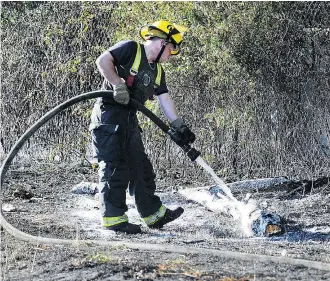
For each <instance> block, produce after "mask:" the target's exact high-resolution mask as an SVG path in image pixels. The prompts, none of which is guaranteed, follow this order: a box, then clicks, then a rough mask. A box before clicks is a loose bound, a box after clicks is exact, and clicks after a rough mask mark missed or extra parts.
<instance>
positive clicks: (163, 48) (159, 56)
mask: <svg viewBox="0 0 330 281" xmlns="http://www.w3.org/2000/svg"><path fill="white" fill-rule="evenodd" d="M165 47H166V45H165V44H163V46H162V48H161V49H160V51H159V54H158V56H157V58H156V59H155V61H154V62H155V63H158V62H159V60H160V58H161V56H162V54H163V53H164V50H165Z"/></svg>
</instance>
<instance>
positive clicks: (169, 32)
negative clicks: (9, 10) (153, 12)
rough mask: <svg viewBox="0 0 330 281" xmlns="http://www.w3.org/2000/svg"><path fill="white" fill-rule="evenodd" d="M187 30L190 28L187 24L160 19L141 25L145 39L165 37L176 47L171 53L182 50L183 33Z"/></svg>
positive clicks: (141, 31) (174, 53)
mask: <svg viewBox="0 0 330 281" xmlns="http://www.w3.org/2000/svg"><path fill="white" fill-rule="evenodd" d="M187 30H188V28H187V27H185V26H182V25H178V24H175V23H174V24H172V23H170V22H169V21H165V20H160V21H156V22H154V23H153V24H150V25H145V26H143V27H141V29H140V36H141V37H142V39H143V40H149V39H151V38H154V37H157V38H162V39H165V40H166V41H167V42H169V43H172V44H173V45H174V47H175V50H173V51H171V54H172V55H177V54H178V53H179V52H180V45H181V43H182V41H183V38H182V35H183V33H184V32H185V31H187Z"/></svg>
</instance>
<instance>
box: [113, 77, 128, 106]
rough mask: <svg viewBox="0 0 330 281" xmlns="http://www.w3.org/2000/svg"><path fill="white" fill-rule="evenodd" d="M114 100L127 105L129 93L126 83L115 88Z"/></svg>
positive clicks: (121, 83)
mask: <svg viewBox="0 0 330 281" xmlns="http://www.w3.org/2000/svg"><path fill="white" fill-rule="evenodd" d="M113 90H114V93H113V99H114V100H115V101H116V102H118V103H120V104H124V105H127V104H128V102H129V91H128V89H127V86H126V83H125V82H120V83H118V84H116V85H114V86H113Z"/></svg>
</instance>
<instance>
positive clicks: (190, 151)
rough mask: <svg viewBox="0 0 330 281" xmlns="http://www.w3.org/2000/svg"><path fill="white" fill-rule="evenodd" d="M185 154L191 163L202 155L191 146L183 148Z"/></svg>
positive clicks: (187, 145)
mask: <svg viewBox="0 0 330 281" xmlns="http://www.w3.org/2000/svg"><path fill="white" fill-rule="evenodd" d="M181 147H182V149H183V150H184V152H186V153H187V156H188V157H189V159H190V160H191V161H195V160H196V159H197V157H198V156H199V155H201V153H200V152H199V151H198V150H196V149H195V148H193V147H191V146H190V145H189V144H186V145H183V146H181Z"/></svg>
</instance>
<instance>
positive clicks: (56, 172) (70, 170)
mask: <svg viewBox="0 0 330 281" xmlns="http://www.w3.org/2000/svg"><path fill="white" fill-rule="evenodd" d="M81 181H91V182H96V181H97V173H96V172H95V171H93V170H92V169H91V168H89V167H81V166H79V165H73V166H71V167H68V166H67V165H64V164H56V163H51V164H49V163H48V164H45V165H42V164H37V165H31V166H25V167H16V168H15V167H12V168H11V169H10V170H9V172H8V173H7V176H6V178H5V185H4V190H3V192H2V198H4V199H3V202H4V203H5V204H6V205H5V208H6V211H5V212H4V214H5V217H6V218H7V220H8V221H9V222H10V223H11V224H12V225H14V226H15V227H17V228H18V229H20V230H22V231H24V232H26V233H29V234H32V235H40V236H44V237H49V238H63V239H83V240H104V241H105V240H107V241H124V242H135V243H143V244H160V245H162V246H165V247H166V246H167V245H172V246H177V247H192V248H207V249H217V250H222V251H236V252H241V253H250V254H259V255H269V256H274V257H283V258H294V259H305V260H310V261H319V262H323V263H328V264H329V265H330V223H329V213H330V185H329V184H328V183H326V184H322V185H320V186H317V187H313V188H312V189H310V190H308V192H306V189H305V190H302V189H299V187H297V185H296V186H294V188H293V187H292V186H291V187H290V186H282V188H278V189H269V190H267V189H265V190H261V191H258V192H256V191H253V192H251V193H252V198H253V199H254V200H256V202H257V204H258V206H262V207H263V208H266V209H267V210H269V211H272V212H276V213H277V214H278V215H280V216H282V217H283V218H284V219H285V221H286V233H285V234H284V235H282V236H279V237H271V238H265V237H262V238H260V237H258V238H255V237H246V236H245V235H244V233H243V231H242V229H241V225H240V223H239V221H235V220H233V219H232V217H231V216H230V215H227V214H216V213H214V212H211V211H209V210H208V209H207V208H206V207H205V206H203V205H201V204H198V203H196V202H194V201H192V200H188V199H187V198H185V197H184V196H182V195H181V194H180V193H179V192H178V189H182V188H191V187H196V186H201V185H203V184H205V185H208V184H210V182H206V181H205V182H199V183H195V185H194V186H185V185H182V184H180V182H179V180H175V181H173V182H170V181H169V182H167V184H166V183H165V182H163V181H159V193H158V195H159V196H160V197H161V198H162V200H163V203H164V204H165V205H166V206H167V207H169V208H175V207H177V206H182V207H183V208H184V209H185V212H184V214H183V215H182V216H181V217H180V218H179V219H178V220H176V221H174V222H172V223H170V224H168V225H166V226H165V227H164V229H163V230H150V229H148V228H147V227H146V226H145V225H143V224H142V222H141V221H140V220H139V216H138V214H137V212H136V209H135V207H134V204H133V202H132V201H131V200H129V201H128V202H129V208H130V210H129V212H128V215H129V217H130V219H131V221H133V222H136V223H140V224H141V225H142V228H143V233H142V234H138V235H131V236H128V235H125V234H114V233H112V232H110V231H104V230H101V229H100V227H99V226H100V217H99V210H98V200H97V197H95V196H93V195H77V194H73V193H71V189H72V187H73V186H74V184H76V183H79V182H81ZM176 182H178V184H179V185H174V184H175V183H176ZM245 195H246V190H244V191H239V190H235V192H234V196H235V197H236V198H238V199H239V200H241V199H243V198H244V197H245ZM1 278H2V280H217V281H219V280H226V281H230V280H241V281H242V280H330V271H329V270H328V271H326V270H319V269H314V268H311V267H306V266H302V265H292V264H290V263H289V262H285V261H284V262H283V261H281V262H271V261H268V260H260V259H258V260H257V259H250V260H246V259H245V260H244V259H233V258H228V257H226V256H215V255H210V254H207V253H205V252H203V250H201V251H200V253H199V254H197V253H195V254H188V253H171V252H164V251H146V250H139V249H130V248H128V247H124V246H116V247H110V246H95V245H94V246H92V245H87V244H86V245H80V246H67V245H52V244H39V245H34V244H31V243H27V242H22V241H20V240H18V239H16V238H14V237H13V236H12V235H10V234H8V233H7V232H6V231H5V230H4V229H1Z"/></svg>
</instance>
